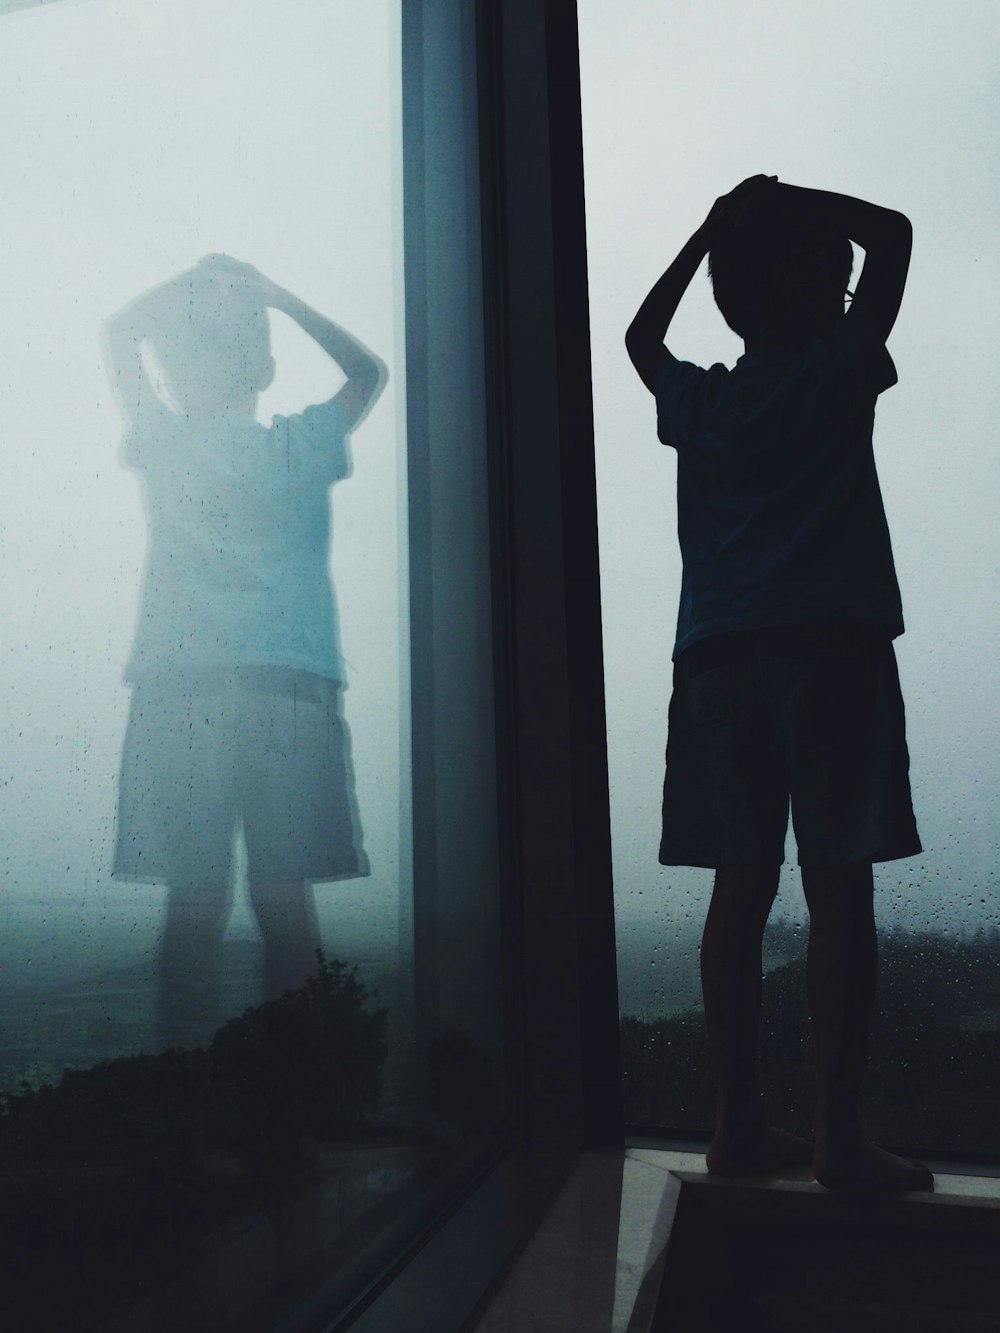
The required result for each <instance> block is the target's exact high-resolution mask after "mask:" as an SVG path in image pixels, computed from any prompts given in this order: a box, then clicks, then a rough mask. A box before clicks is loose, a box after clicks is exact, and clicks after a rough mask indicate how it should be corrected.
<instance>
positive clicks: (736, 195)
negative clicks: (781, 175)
mask: <svg viewBox="0 0 1000 1333" xmlns="http://www.w3.org/2000/svg"><path fill="white" fill-rule="evenodd" d="M777 181H778V178H777V176H764V175H758V176H748V177H747V179H746V180H745V181H740V183H739V185H737V186H736V188H735V189H734V190H730V191H729V193H728V194H723V195H720V196H719V198H718V199H716V201H715V203H714V204H713V205H712V207H711V209H710V211H709V214H708V217H707V218H706V219H705V221H704V223H703V224H702V231H703V232H704V233H705V236H706V238H707V239H708V240H709V242H710V243H711V241H712V240H714V238H715V237H716V236H718V235H719V233H720V232H721V231H723V230H725V229H727V228H729V227H738V226H739V225H740V223H741V222H742V221H743V216H744V214H745V213H746V210H747V208H748V207H749V206H750V205H751V204H752V203H753V202H754V200H755V199H759V198H760V196H761V194H763V193H764V192H765V191H767V190H771V189H773V188H774V186H775V185H776V184H777Z"/></svg>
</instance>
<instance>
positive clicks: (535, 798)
mask: <svg viewBox="0 0 1000 1333" xmlns="http://www.w3.org/2000/svg"><path fill="white" fill-rule="evenodd" d="M463 10H465V7H464V6H463V5H462V3H461V0H452V3H451V4H448V5H445V4H442V3H440V2H439V0H403V53H402V55H403V123H404V141H403V152H404V181H405V183H406V184H405V185H404V196H405V197H404V212H405V217H406V223H405V226H406V239H405V250H406V263H405V287H406V302H407V312H408V314H407V365H408V372H407V374H408V389H407V393H408V400H409V405H408V440H409V446H410V450H411V467H412V466H414V465H417V466H419V465H420V459H421V458H422V456H423V454H422V450H423V448H424V445H425V443H426V440H422V433H424V432H427V433H430V432H432V431H433V413H432V412H431V411H429V410H428V394H427V384H428V381H427V376H428V375H429V374H430V373H432V372H431V371H429V370H428V362H427V358H426V355H425V352H426V347H425V344H424V342H423V338H424V337H425V333H426V330H425V328H424V327H423V325H422V324H421V323H420V320H419V319H417V320H414V321H411V313H414V312H415V313H416V314H417V315H420V312H421V311H422V310H423V309H424V308H425V305H426V301H425V297H426V281H427V267H428V247H430V246H433V244H434V229H433V227H432V226H430V225H428V221H429V216H430V203H429V199H428V194H429V193H430V192H429V191H427V190H426V189H425V188H424V187H425V185H426V182H427V180H428V175H427V173H428V170H433V145H432V144H430V143H429V142H428V136H430V137H432V136H433V116H434V113H435V105H436V99H435V96H434V92H435V90H434V79H435V77H444V76H445V74H446V71H443V70H442V69H441V68H440V67H435V65H434V52H435V51H440V50H441V49H442V41H441V38H442V36H443V35H445V34H444V31H443V30H444V28H446V27H447V25H448V24H449V23H451V22H453V21H459V22H461V21H462V20H461V17H460V15H461V12H462V11H463ZM465 12H466V13H467V14H471V15H472V18H473V20H474V23H475V29H476V31H475V42H476V50H477V69H476V78H477V83H478V88H477V100H478V109H479V126H478V151H479V162H480V200H481V226H482V250H483V271H482V282H483V300H484V326H485V333H486V343H485V362H486V365H485V393H486V412H487V420H488V423H489V424H488V471H489V491H490V527H491V531H490V546H491V560H492V600H493V605H492V608H491V619H492V628H493V641H494V664H493V665H494V684H495V721H496V735H497V767H498V819H499V831H500V838H499V842H500V847H501V878H500V897H501V904H500V906H501V922H500V925H501V949H502V953H503V960H504V976H505V985H504V991H505V1010H506V1012H505V1015H504V1027H505V1062H506V1073H507V1077H508V1084H509V1087H510V1088H511V1090H512V1092H513V1094H514V1108H515V1109H514V1115H513V1117H512V1120H511V1123H510V1125H509V1127H508V1133H507V1135H506V1136H505V1138H504V1139H503V1140H502V1141H498V1142H494V1143H493V1144H492V1145H487V1147H486V1148H485V1149H481V1150H480V1153H479V1155H478V1157H473V1158H470V1159H468V1160H465V1161H462V1162H458V1163H456V1168H455V1171H454V1172H453V1173H449V1178H448V1180H447V1181H446V1182H443V1183H442V1184H441V1185H439V1186H437V1187H435V1190H434V1199H428V1200H424V1201H417V1202H416V1203H415V1204H413V1205H412V1206H411V1207H410V1208H409V1209H407V1210H406V1211H405V1212H403V1213H401V1214H400V1216H399V1218H398V1221H397V1224H396V1225H395V1226H394V1227H393V1233H394V1235H395V1237H396V1249H395V1251H394V1257H393V1258H392V1259H391V1260H389V1261H388V1262H386V1261H385V1259H383V1261H382V1268H381V1271H380V1272H379V1273H378V1275H377V1276H375V1277H373V1278H372V1280H371V1281H370V1282H369V1283H368V1285H367V1288H366V1289H365V1291H364V1292H363V1294H362V1295H360V1296H359V1297H357V1298H356V1299H355V1300H354V1301H353V1303H352V1304H351V1305H350V1307H349V1308H348V1309H346V1310H345V1309H343V1306H342V1304H341V1305H340V1307H338V1306H337V1304H336V1302H335V1300H334V1288H335V1287H339V1288H340V1291H341V1300H342V1299H343V1293H344V1291H345V1290H346V1286H345V1280H346V1279H347V1278H348V1277H349V1275H348V1274H342V1275H341V1277H340V1279H339V1280H338V1279H333V1280H332V1281H331V1283H330V1284H329V1285H328V1286H327V1287H326V1288H325V1290H321V1291H320V1292H318V1293H317V1295H316V1297H315V1298H314V1299H313V1300H311V1301H310V1302H309V1303H308V1305H307V1306H303V1307H302V1308H301V1309H300V1311H299V1312H298V1313H297V1315H296V1316H294V1317H293V1318H291V1319H289V1320H287V1321H286V1322H285V1323H283V1324H282V1325H281V1329H282V1333H293V1330H303V1333H304V1330H306V1329H317V1328H320V1327H322V1328H324V1329H327V1330H329V1333H339V1331H340V1330H346V1329H347V1328H352V1329H356V1330H363V1331H364V1333H368V1330H371V1331H372V1333H374V1331H375V1330H384V1329H386V1328H404V1327H414V1326H415V1325H416V1324H419V1323H420V1320H421V1318H424V1319H425V1318H426V1316H427V1313H428V1311H430V1310H433V1312H434V1321H435V1327H436V1328H438V1329H440V1330H442V1333H445V1331H446V1330H450V1329H455V1330H458V1329H459V1328H461V1327H462V1326H463V1325H464V1324H465V1323H466V1321H467V1320H468V1319H469V1317H470V1315H471V1314H472V1313H473V1312H474V1311H475V1310H476V1309H477V1308H479V1307H480V1306H481V1305H482V1303H483V1302H484V1300H485V1299H487V1298H488V1296H489V1294H490V1293H491V1291H492V1289H493V1287H494V1286H495V1284H496V1281H497V1280H498V1278H499V1275H500V1274H501V1273H502V1271H503V1270H504V1268H505V1266H506V1265H507V1263H508V1262H509V1260H510V1259H511V1258H512V1257H513V1256H514V1255H515V1254H516V1252H517V1251H518V1249H519V1248H520V1247H521V1246H522V1245H523V1243H524V1242H525V1240H526V1239H527V1237H528V1236H529V1235H530V1233H531V1231H532V1230H533V1229H534V1228H535V1226H536V1225H537V1223H538V1221H539V1220H540V1219H541V1217H542V1215H543V1213H544V1211H545V1209H546V1208H547V1207H548V1205H549V1203H550V1202H551V1199H552V1198H553V1196H554V1194H555V1193H556V1192H557V1191H558V1189H559V1188H560V1186H561V1185H562V1184H563V1182H564V1181H565V1179H566V1177H567V1176H568V1174H569V1172H570V1171H571V1169H572V1167H573V1166H574V1164H575V1162H576V1161H577V1159H578V1157H579V1154H580V1153H581V1151H582V1150H583V1149H584V1148H592V1147H598V1146H611V1145H617V1146H622V1145H623V1144H624V1123H623V1115H622V1084H621V1056H620V1047H619V1030H618V989H617V971H616V952H615V931H614V905H613V893H612V880H611V836H610V816H609V807H608V786H607V743H606V732H605V713H604V682H603V665H602V655H601V612H600V581H599V572H598V547H597V505H596V490H595V467H594V448H593V408H592V400H591V390H590V339H589V323H588V302H587V265H586V232H585V223H584V208H583V203H584V197H583V152H582V128H581V115H580V83H579V58H578V46H577V22H576V4H575V0H543V3H540V4H535V5H529V6H524V5H523V4H521V3H519V0H477V3H476V5H475V8H474V11H473V10H472V7H469V9H467V10H465ZM444 45H445V46H446V43H444ZM436 203H437V204H438V206H440V200H439V199H438V200H437V201H436ZM428 522H429V520H428V516H427V512H426V496H422V495H421V492H420V489H419V486H418V488H417V489H416V490H415V491H413V492H411V504H410V524H411V533H410V538H411V552H416V553H417V558H416V559H415V560H414V561H413V566H414V573H413V577H412V578H411V588H410V594H411V624H413V625H414V626H416V627H417V633H418V634H419V633H420V628H419V622H420V617H421V615H426V612H427V611H428V609H429V598H430V596H431V592H432V589H431V586H430V583H429V582H428V580H427V577H426V568H425V567H422V559H421V556H420V552H421V551H424V552H425V553H426V550H427V547H428V543H429V541H431V540H432V538H431V537H430V536H429V533H428ZM413 657H414V658H415V659H419V657H420V654H419V652H416V651H415V652H414V653H413ZM419 670H420V667H419V665H418V667H417V671H418V673H419ZM414 684H415V686H416V687H417V688H418V689H419V688H422V687H423V682H421V681H420V680H419V679H415V681H414ZM419 697H420V696H419V693H415V694H414V698H415V699H416V698H419ZM415 711H416V710H415ZM429 744H430V741H429V739H428V737H427V735H426V734H424V733H423V732H418V733H417V734H416V736H415V745H416V747H417V748H416V750H415V754H414V767H415V772H417V771H419V769H420V766H421V764H427V763H428V762H429V760H428V753H427V750H426V748H423V749H422V748H421V747H427V746H428V745H429ZM420 786H421V784H420V783H419V782H418V781H415V782H414V790H415V793H417V797H416V799H417V801H418V802H419V800H420V797H419V794H418V793H419V791H420ZM423 813H424V812H423V811H422V810H421V808H420V807H419V805H417V806H415V808H414V816H415V821H419V819H420V818H421V817H422V814H423ZM419 855H420V852H419V847H415V864H416V862H418V861H419ZM416 924H417V941H418V943H417V948H418V957H417V965H416V970H418V971H419V949H420V944H419V940H420V929H421V928H420V925H419V922H417V923H416ZM433 924H434V923H433V920H432V919H430V920H428V922H426V923H425V929H426V930H427V931H428V932H430V933H431V934H432V933H433ZM407 1236H409V1242H408V1243H407V1240H406V1238H407ZM391 1246H392V1238H391V1237H385V1238H384V1239H383V1242H382V1243H381V1244H380V1246H379V1250H380V1252H381V1253H382V1255H383V1256H384V1255H386V1254H387V1253H388V1251H389V1249H390V1247H391ZM371 1262H372V1260H371V1257H369V1264H371ZM355 1276H357V1269H356V1268H355ZM355 1290H357V1285H356V1284H355ZM338 1308H339V1310H340V1312H339V1314H337V1315H333V1314H332V1312H333V1311H334V1310H336V1309H338ZM324 1310H326V1311H328V1312H330V1313H329V1314H327V1315H326V1316H324ZM331 1318H332V1322H330V1320H331Z"/></svg>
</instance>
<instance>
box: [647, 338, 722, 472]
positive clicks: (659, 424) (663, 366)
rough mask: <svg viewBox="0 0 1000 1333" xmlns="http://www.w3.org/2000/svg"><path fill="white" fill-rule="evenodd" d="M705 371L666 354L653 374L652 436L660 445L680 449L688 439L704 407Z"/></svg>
mask: <svg viewBox="0 0 1000 1333" xmlns="http://www.w3.org/2000/svg"><path fill="white" fill-rule="evenodd" d="M708 375H709V372H708V371H707V370H705V369H703V367H701V366H696V365H693V364H692V363H691V362H690V361H678V360H677V358H676V357H673V356H670V355H667V356H666V357H665V358H664V360H663V361H662V362H661V363H660V366H659V369H658V370H657V372H656V381H655V386H654V388H655V397H656V434H657V437H658V439H659V440H660V443H661V444H668V445H670V446H672V447H673V448H674V449H680V448H682V447H683V446H684V444H686V443H687V441H688V440H689V439H690V438H691V436H692V433H693V431H694V430H695V429H696V427H697V422H698V419H699V418H700V416H701V414H702V411H703V407H704V393H705V387H706V381H707V379H708Z"/></svg>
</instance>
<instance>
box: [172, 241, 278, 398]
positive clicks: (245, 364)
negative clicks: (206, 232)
mask: <svg viewBox="0 0 1000 1333" xmlns="http://www.w3.org/2000/svg"><path fill="white" fill-rule="evenodd" d="M171 296H172V298H173V299H172V300H171V301H170V307H171V308H170V312H169V317H168V319H167V320H166V321H165V326H164V327H163V328H162V329H161V330H160V331H159V332H158V333H157V334H156V335H155V336H154V338H153V340H152V341H153V350H154V353H155V356H156V359H157V360H158V361H159V363H160V367H161V369H162V372H163V376H164V379H165V381H166V386H167V388H168V390H169V393H170V396H171V398H172V399H173V400H174V402H175V403H176V405H177V407H178V408H179V409H180V411H181V412H184V413H193V414H197V413H199V412H202V411H212V410H214V409H217V408H219V407H225V406H228V405H230V404H232V403H234V402H239V401H240V400H241V399H245V398H246V397H247V396H248V395H250V394H253V393H259V392H260V391H261V390H262V389H265V388H266V387H267V385H268V383H269V382H270V380H271V377H272V375H273V371H274V365H273V362H272V360H271V330H270V323H269V320H268V315H267V310H266V309H265V308H264V307H263V306H262V305H261V304H260V302H259V301H257V300H255V299H254V298H253V297H252V296H251V295H250V294H249V293H247V292H244V291H241V290H239V289H234V288H233V286H232V284H231V283H228V282H226V281H225V280H224V279H220V278H219V277H218V276H217V275H216V274H214V273H213V272H212V270H211V269H210V268H209V267H208V266H207V265H206V266H202V267H199V268H197V269H194V270H193V271H191V272H189V273H186V274H184V275H182V276H181V277H180V278H178V279H177V285H176V289H175V291H174V292H173V293H171Z"/></svg>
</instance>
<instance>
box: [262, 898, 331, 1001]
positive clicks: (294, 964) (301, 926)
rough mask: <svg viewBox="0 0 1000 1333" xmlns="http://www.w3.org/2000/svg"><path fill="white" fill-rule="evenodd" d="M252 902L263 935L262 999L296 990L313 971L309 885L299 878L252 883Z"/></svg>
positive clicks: (316, 942) (315, 933)
mask: <svg viewBox="0 0 1000 1333" xmlns="http://www.w3.org/2000/svg"><path fill="white" fill-rule="evenodd" d="M250 902H251V903H252V905H253V910H254V913H255V914H256V917H257V922H258V924H259V926H260V931H261V934H262V935H263V937H264V998H265V999H266V1000H274V999H277V997H278V996H279V995H281V994H283V993H284V992H285V991H286V990H295V989H296V988H297V987H299V986H301V985H302V984H303V982H305V980H306V978H307V977H309V976H311V975H312V974H313V973H314V972H315V971H316V950H317V949H318V948H319V947H320V938H319V923H318V922H317V920H316V905H315V902H314V900H313V891H312V885H311V884H306V883H304V882H303V881H302V880H299V879H284V880H276V881H274V882H273V883H270V884H262V883H251V885H250Z"/></svg>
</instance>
